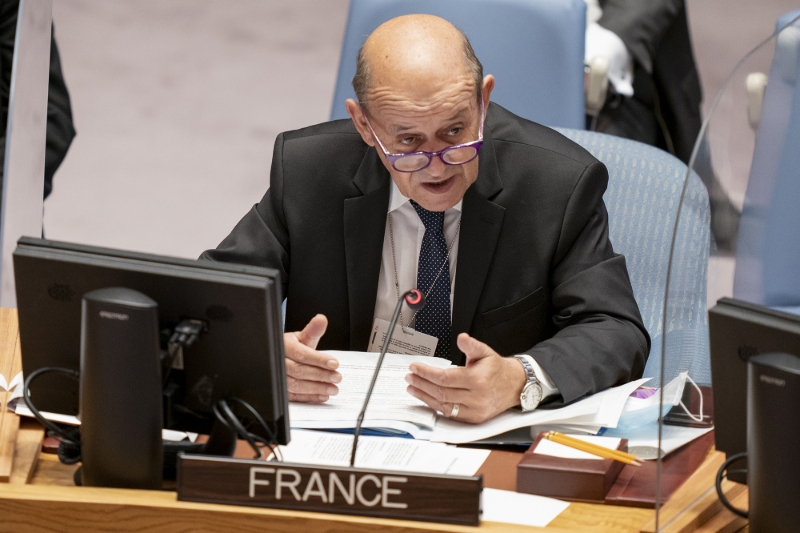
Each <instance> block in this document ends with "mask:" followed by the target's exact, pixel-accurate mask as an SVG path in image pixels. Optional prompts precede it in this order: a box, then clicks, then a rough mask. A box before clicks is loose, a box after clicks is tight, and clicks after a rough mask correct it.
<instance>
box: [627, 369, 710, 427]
mask: <svg viewBox="0 0 800 533" xmlns="http://www.w3.org/2000/svg"><path fill="white" fill-rule="evenodd" d="M686 381H689V382H691V384H692V385H693V386H694V388H695V389H697V393H698V394H699V395H700V414H699V415H694V414H692V413H691V412H690V411H689V409H688V408H687V407H686V405H684V403H683V400H682V398H683V389H684V387H685V386H686ZM662 392H663V395H664V404H663V405H662V406H661V415H662V416H664V415H666V414H667V413H668V412H669V410H670V409H672V407H674V406H676V405H680V406H681V407H682V408H683V410H684V411H686V414H687V415H688V416H689V418H691V419H692V420H694V421H695V422H702V421H703V394H702V393H701V392H700V387H698V386H697V383H695V381H694V380H693V379H692V378H691V377H689V373H688V372H681V373H680V374H678V376H677V377H675V379H673V380H672V381H670V382H669V383H667V384H666V385H665V386H664V390H663V391H662ZM660 401H661V394H660V393H659V392H657V393H655V394H653V395H652V396H650V397H648V398H633V397H631V398H628V399H627V401H626V402H625V407H624V408H623V410H622V416H620V419H619V422H618V423H617V428H616V429H617V431H628V430H631V429H635V428H638V427H641V426H643V425H645V424H649V423H651V422H654V421H656V420H658V412H659V409H658V406H659V402H660Z"/></svg>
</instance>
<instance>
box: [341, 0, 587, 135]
mask: <svg viewBox="0 0 800 533" xmlns="http://www.w3.org/2000/svg"><path fill="white" fill-rule="evenodd" d="M410 13H426V14H432V15H437V16H440V17H442V18H445V19H447V20H449V21H450V22H452V23H453V24H454V25H455V26H456V27H458V28H459V29H461V30H462V31H464V32H465V33H466V34H467V36H468V37H469V39H470V42H471V43H472V47H473V49H474V50H475V54H476V55H477V56H478V59H480V60H481V63H483V67H484V73H485V74H493V75H494V76H495V78H496V80H497V81H496V85H495V91H494V92H493V93H492V100H494V101H496V102H497V103H499V104H500V105H502V106H503V107H505V108H506V109H508V110H510V111H511V112H513V113H516V114H517V115H519V116H522V117H525V118H527V119H529V120H534V121H536V122H539V123H542V124H547V125H548V126H561V127H567V128H579V129H580V128H583V127H584V124H585V122H584V121H585V118H584V94H583V56H584V38H585V31H586V5H585V3H584V0H351V2H350V12H349V14H348V18H347V28H346V30H345V36H344V43H343V45H342V55H341V59H340V62H339V74H338V77H337V80H336V92H335V94H334V98H333V108H332V110H331V120H336V119H340V118H347V116H348V115H347V111H346V110H345V107H344V102H345V100H346V99H348V98H355V94H354V93H353V88H352V86H351V82H352V79H353V76H354V75H355V71H356V57H357V55H358V50H359V48H360V47H361V45H362V44H363V43H364V41H365V40H366V38H367V36H369V34H370V33H372V31H373V30H374V29H375V28H377V27H378V26H380V25H381V24H382V23H384V22H386V21H387V20H389V19H391V18H394V17H397V16H400V15H406V14H410Z"/></svg>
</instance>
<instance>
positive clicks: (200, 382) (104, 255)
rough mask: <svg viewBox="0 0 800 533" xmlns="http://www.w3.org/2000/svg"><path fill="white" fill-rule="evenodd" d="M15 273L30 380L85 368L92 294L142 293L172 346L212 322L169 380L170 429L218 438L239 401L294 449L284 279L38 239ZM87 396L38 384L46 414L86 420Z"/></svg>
mask: <svg viewBox="0 0 800 533" xmlns="http://www.w3.org/2000/svg"><path fill="white" fill-rule="evenodd" d="M14 271H15V277H16V291H17V305H18V312H19V329H20V342H21V348H22V366H23V371H24V374H25V375H26V376H29V375H30V374H31V373H32V372H34V371H36V370H37V369H39V368H42V367H53V366H54V367H62V368H69V369H73V370H80V345H81V300H82V297H83V295H84V294H86V293H88V292H90V291H93V290H95V289H101V288H107V287H125V288H129V289H133V290H136V291H139V292H141V293H143V294H145V295H147V296H149V297H150V298H152V299H153V300H155V301H156V302H157V303H158V312H159V327H160V330H161V337H162V339H163V341H164V346H162V348H165V347H166V341H167V340H168V339H169V336H170V334H171V332H172V329H173V328H174V327H175V326H176V325H177V324H178V323H179V322H180V321H181V320H183V319H187V318H188V319H196V320H202V321H203V322H205V324H206V331H205V332H204V333H203V334H202V335H201V336H200V338H199V339H198V340H197V341H196V342H195V343H194V344H192V345H191V346H190V347H188V348H186V349H185V350H184V352H183V361H182V369H181V368H176V367H175V366H173V368H172V370H171V371H170V373H169V377H170V382H171V384H172V389H171V390H173V391H175V390H176V389H177V391H178V392H177V393H175V394H174V395H173V396H171V400H170V402H169V404H170V405H171V406H172V407H171V409H170V412H169V413H167V412H165V425H167V426H168V427H169V429H177V430H182V431H196V432H201V433H208V432H209V431H210V428H211V425H212V423H213V411H212V407H213V405H214V404H215V403H216V402H217V401H218V400H220V399H226V398H231V397H236V398H240V399H242V400H244V401H246V402H247V403H249V404H250V405H252V406H253V407H254V408H255V409H256V410H257V411H258V412H259V414H260V415H261V416H262V417H263V418H264V419H265V420H266V422H267V423H268V424H269V425H271V426H273V428H272V430H273V431H274V432H275V435H276V438H277V440H278V441H279V442H281V443H286V442H288V434H289V420H288V418H289V417H288V398H287V393H286V370H285V363H284V352H283V331H282V329H283V326H282V319H281V301H282V300H281V298H282V297H281V294H280V290H281V283H280V277H279V276H280V275H279V273H278V272H277V271H275V270H270V269H266V268H259V267H252V266H244V265H232V264H223V263H214V262H209V261H192V260H186V259H177V258H172V257H163V256H157V255H150V254H142V253H135V252H126V251H120V250H113V249H107V248H98V247H93V246H84V245H78V244H69V243H63V242H56V241H48V240H44V239H33V238H28V237H24V238H22V239H20V241H19V243H18V246H17V249H16V251H15V252H14ZM178 366H181V365H180V362H178ZM176 385H177V387H176ZM78 392H79V391H78V384H77V382H75V381H72V380H70V379H68V378H65V377H63V376H61V375H58V374H46V375H42V376H41V378H39V379H37V380H36V381H35V382H34V383H33V384H32V386H31V399H32V401H33V402H34V404H35V405H36V407H37V409H39V410H40V411H49V412H56V413H64V414H69V415H77V414H78V411H79V405H78ZM254 432H256V433H262V432H261V431H257V429H256V428H254ZM263 436H266V435H263Z"/></svg>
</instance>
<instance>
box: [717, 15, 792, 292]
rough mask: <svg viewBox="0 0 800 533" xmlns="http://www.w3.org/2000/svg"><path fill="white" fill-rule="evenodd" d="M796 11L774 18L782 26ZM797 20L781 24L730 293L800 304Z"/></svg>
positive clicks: (748, 188) (754, 154)
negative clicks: (790, 23)
mask: <svg viewBox="0 0 800 533" xmlns="http://www.w3.org/2000/svg"><path fill="white" fill-rule="evenodd" d="M798 15H800V11H794V12H792V13H789V14H787V15H784V16H783V17H781V18H780V19H779V20H778V23H777V28H778V29H780V28H783V27H785V26H787V25H788V24H789V22H791V21H792V19H794V18H796V17H797V16H798ZM799 168H800V22H796V23H794V25H792V26H790V27H787V28H786V29H784V30H783V31H782V32H781V33H780V34H779V35H778V38H777V41H776V43H775V56H774V57H773V60H772V66H771V67H770V72H769V82H768V83H767V88H766V91H765V93H764V101H763V105H762V108H761V120H760V122H759V124H758V129H757V130H756V140H755V149H754V151H753V162H752V165H751V167H750V179H749V181H748V184H747V193H746V195H745V203H744V208H743V210H742V219H741V222H740V223H739V241H738V245H737V253H736V272H735V274H734V285H733V296H734V297H735V298H739V299H742V300H746V301H749V302H753V303H757V304H761V305H765V306H768V307H790V306H798V305H800V208H798V205H800V175H799V174H798V169H799Z"/></svg>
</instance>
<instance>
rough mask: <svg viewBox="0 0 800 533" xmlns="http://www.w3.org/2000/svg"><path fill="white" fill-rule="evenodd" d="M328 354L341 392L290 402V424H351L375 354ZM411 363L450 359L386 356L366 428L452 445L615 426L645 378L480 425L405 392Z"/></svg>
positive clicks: (443, 364) (320, 426) (442, 364)
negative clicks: (554, 429)
mask: <svg viewBox="0 0 800 533" xmlns="http://www.w3.org/2000/svg"><path fill="white" fill-rule="evenodd" d="M329 353H331V354H332V355H334V356H335V357H336V358H337V359H338V360H339V365H340V366H339V372H341V374H342V382H341V383H340V384H339V391H340V392H339V394H338V395H337V396H333V397H332V398H331V399H330V400H329V401H328V402H326V403H324V404H301V403H294V402H293V403H291V405H290V407H289V420H290V421H291V425H292V427H293V428H306V429H309V428H312V429H334V428H352V427H354V425H355V421H356V418H357V417H358V412H359V410H360V409H361V406H362V404H363V402H364V397H365V395H366V391H367V388H368V387H369V381H370V379H371V377H372V372H373V370H374V369H375V364H376V363H377V360H378V354H374V353H365V352H343V351H342V352H329ZM412 362H421V363H426V364H429V365H433V366H437V367H440V368H447V367H449V366H451V365H450V362H449V361H447V360H444V359H439V358H433V357H422V356H411V355H395V354H387V355H386V358H385V359H384V362H383V367H382V368H381V372H380V376H379V378H378V382H377V383H376V386H375V390H374V392H373V395H372V400H371V402H370V406H369V409H368V410H367V415H366V417H365V422H364V427H367V428H384V427H385V428H390V429H394V430H397V431H403V432H406V433H409V434H410V435H412V436H414V437H415V438H418V439H430V440H431V441H434V442H450V443H465V442H474V441H480V440H484V439H488V438H490V437H494V436H496V435H500V434H504V433H507V432H511V431H514V430H521V433H522V440H525V441H528V442H530V441H531V440H532V436H531V433H530V431H529V430H528V428H531V426H541V425H549V426H554V425H556V426H558V428H559V429H561V430H567V432H569V433H576V432H585V433H596V432H597V431H598V429H599V428H601V427H609V428H613V427H616V425H617V422H618V421H619V417H620V415H621V414H622V409H623V407H624V405H625V401H626V400H627V398H628V396H629V395H630V394H631V393H632V392H633V391H634V390H636V389H637V388H638V387H639V385H641V384H642V383H644V382H645V381H647V380H646V379H641V380H638V381H633V382H631V383H627V384H625V385H622V386H619V387H615V388H613V389H609V390H606V391H603V392H600V393H597V394H595V395H593V396H590V397H588V398H586V399H584V400H581V401H580V402H576V403H574V404H572V405H568V406H567V407H562V408H560V409H537V410H536V411H532V412H530V413H521V412H517V411H507V412H505V413H502V414H500V415H499V416H497V417H496V418H494V419H493V420H490V421H488V422H485V423H483V424H467V423H464V422H457V421H455V420H451V419H449V418H446V417H444V416H442V415H441V414H437V413H436V412H435V411H434V410H433V409H431V408H429V407H427V406H426V405H425V404H424V403H423V402H421V401H419V400H417V399H416V398H414V397H413V396H411V395H410V394H408V393H407V392H406V387H407V383H406V382H405V376H406V374H408V372H409V370H408V366H409V365H410V364H411V363H412ZM519 432H520V431H518V433H519ZM537 434H538V431H537ZM517 438H519V437H517Z"/></svg>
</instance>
